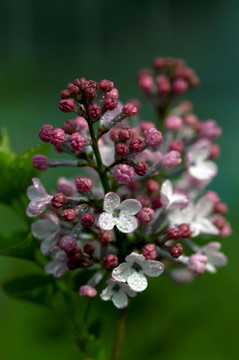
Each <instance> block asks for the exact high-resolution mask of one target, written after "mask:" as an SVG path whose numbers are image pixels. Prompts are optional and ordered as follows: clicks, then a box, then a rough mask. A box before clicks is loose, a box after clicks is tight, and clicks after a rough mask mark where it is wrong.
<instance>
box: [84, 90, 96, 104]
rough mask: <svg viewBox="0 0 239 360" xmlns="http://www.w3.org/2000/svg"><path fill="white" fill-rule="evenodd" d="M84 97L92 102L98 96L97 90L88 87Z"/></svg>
mask: <svg viewBox="0 0 239 360" xmlns="http://www.w3.org/2000/svg"><path fill="white" fill-rule="evenodd" d="M84 95H85V97H86V99H87V100H89V101H92V100H93V99H94V97H95V95H96V89H95V88H94V87H88V88H86V89H85V91H84Z"/></svg>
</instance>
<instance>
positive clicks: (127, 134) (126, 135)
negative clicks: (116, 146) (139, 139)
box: [119, 126, 132, 141]
mask: <svg viewBox="0 0 239 360" xmlns="http://www.w3.org/2000/svg"><path fill="white" fill-rule="evenodd" d="M131 137H132V129H131V127H130V126H125V127H123V129H121V130H120V131H119V139H120V140H121V141H128V140H129V139H130V138H131Z"/></svg>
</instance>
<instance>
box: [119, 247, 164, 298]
mask: <svg viewBox="0 0 239 360" xmlns="http://www.w3.org/2000/svg"><path fill="white" fill-rule="evenodd" d="M125 260H126V262H124V263H122V264H120V265H119V266H118V267H116V268H115V269H113V272H112V277H113V279H115V280H117V281H120V282H127V283H128V285H129V286H130V287H131V289H133V290H134V291H137V292H140V291H143V290H145V289H146V288H147V286H148V281H147V278H146V276H145V275H147V276H151V277H157V276H159V275H161V274H162V273H163V271H164V265H163V264H162V263H161V262H159V261H155V260H146V258H145V257H144V255H142V254H137V253H136V252H132V253H131V254H130V255H128V256H126V258H125Z"/></svg>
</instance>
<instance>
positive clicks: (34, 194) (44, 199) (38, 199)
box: [26, 178, 52, 217]
mask: <svg viewBox="0 0 239 360" xmlns="http://www.w3.org/2000/svg"><path fill="white" fill-rule="evenodd" d="M32 182H33V185H31V186H29V187H28V189H27V197H28V198H29V200H31V201H30V204H29V205H28V207H27V211H26V213H27V216H29V217H34V216H37V215H39V214H41V213H42V212H43V211H44V210H45V208H46V206H47V205H48V204H49V203H50V201H51V199H52V196H51V195H48V194H47V192H46V190H45V188H44V186H43V185H42V183H41V181H40V179H37V178H33V179H32Z"/></svg>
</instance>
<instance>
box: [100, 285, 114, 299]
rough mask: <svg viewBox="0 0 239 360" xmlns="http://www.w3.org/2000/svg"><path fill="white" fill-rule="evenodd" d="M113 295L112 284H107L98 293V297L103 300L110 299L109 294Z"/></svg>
mask: <svg viewBox="0 0 239 360" xmlns="http://www.w3.org/2000/svg"><path fill="white" fill-rule="evenodd" d="M112 295H113V291H112V285H108V286H107V287H106V288H105V289H104V290H103V291H102V293H101V294H100V297H101V299H102V300H104V301H108V300H110V298H111V296H112Z"/></svg>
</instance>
